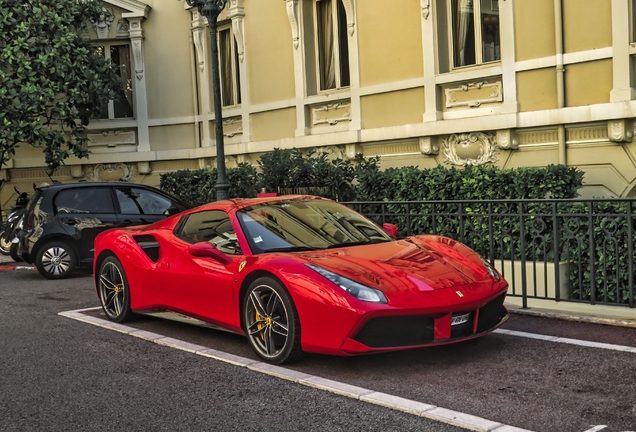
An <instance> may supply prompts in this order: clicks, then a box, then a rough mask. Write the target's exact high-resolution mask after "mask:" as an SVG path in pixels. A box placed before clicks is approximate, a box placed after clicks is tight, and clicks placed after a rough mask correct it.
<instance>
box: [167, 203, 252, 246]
mask: <svg viewBox="0 0 636 432" xmlns="http://www.w3.org/2000/svg"><path fill="white" fill-rule="evenodd" d="M185 217H186V218H187V220H186V221H185V223H183V224H179V225H180V226H181V229H180V230H179V231H178V232H176V233H175V235H176V236H177V237H179V238H180V239H181V240H183V241H186V242H188V243H191V244H194V243H199V242H209V243H212V244H213V245H214V246H216V247H217V249H219V250H220V251H221V252H223V253H226V254H230V255H240V254H242V252H241V247H240V246H239V243H238V240H237V238H236V233H235V232H234V227H233V226H232V221H231V220H230V217H229V216H228V215H227V213H225V212H223V211H220V210H211V211H202V212H199V213H193V214H191V215H188V216H185Z"/></svg>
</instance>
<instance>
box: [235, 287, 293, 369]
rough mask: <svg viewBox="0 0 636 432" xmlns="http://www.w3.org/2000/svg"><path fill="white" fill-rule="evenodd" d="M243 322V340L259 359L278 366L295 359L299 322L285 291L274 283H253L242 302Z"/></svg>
mask: <svg viewBox="0 0 636 432" xmlns="http://www.w3.org/2000/svg"><path fill="white" fill-rule="evenodd" d="M243 320H244V321H243V322H244V323H245V332H246V333H247V340H248V342H249V343H250V345H251V346H252V348H253V349H254V351H256V354H258V355H259V357H261V358H262V359H263V360H265V361H267V362H268V363H272V364H281V363H287V362H292V361H294V360H297V359H298V358H300V356H301V355H302V350H301V347H300V320H299V319H298V312H297V311H296V308H295V306H294V303H293V302H292V299H291V297H290V295H289V293H288V292H287V290H286V289H285V288H284V287H283V286H282V285H281V284H280V283H279V282H278V281H276V280H274V279H273V278H269V277H262V278H259V279H257V280H255V281H254V282H253V283H252V284H251V285H250V287H249V288H248V290H247V293H246V294H245V299H244V300H243Z"/></svg>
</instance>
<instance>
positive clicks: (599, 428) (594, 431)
mask: <svg viewBox="0 0 636 432" xmlns="http://www.w3.org/2000/svg"><path fill="white" fill-rule="evenodd" d="M606 427H607V425H599V426H594V427H593V428H592V429H588V430H586V431H584V432H598V431H600V430H603V429H605V428H606Z"/></svg>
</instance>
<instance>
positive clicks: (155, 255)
mask: <svg viewBox="0 0 636 432" xmlns="http://www.w3.org/2000/svg"><path fill="white" fill-rule="evenodd" d="M134 239H135V241H136V242H137V244H138V245H139V247H141V249H142V250H143V251H144V252H145V253H146V255H148V258H150V259H151V260H152V261H153V262H157V260H158V259H159V242H158V241H157V239H156V238H154V236H151V235H140V236H135V237H134Z"/></svg>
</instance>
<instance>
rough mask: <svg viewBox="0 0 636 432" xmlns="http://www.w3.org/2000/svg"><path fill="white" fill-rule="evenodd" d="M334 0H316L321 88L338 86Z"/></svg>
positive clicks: (327, 88)
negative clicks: (317, 0)
mask: <svg viewBox="0 0 636 432" xmlns="http://www.w3.org/2000/svg"><path fill="white" fill-rule="evenodd" d="M331 2H332V0H321V1H319V2H316V24H317V26H318V29H317V33H318V35H317V36H318V67H319V69H320V70H319V73H320V89H321V90H329V89H334V88H336V57H335V53H334V32H333V11H332V3H331Z"/></svg>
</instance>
